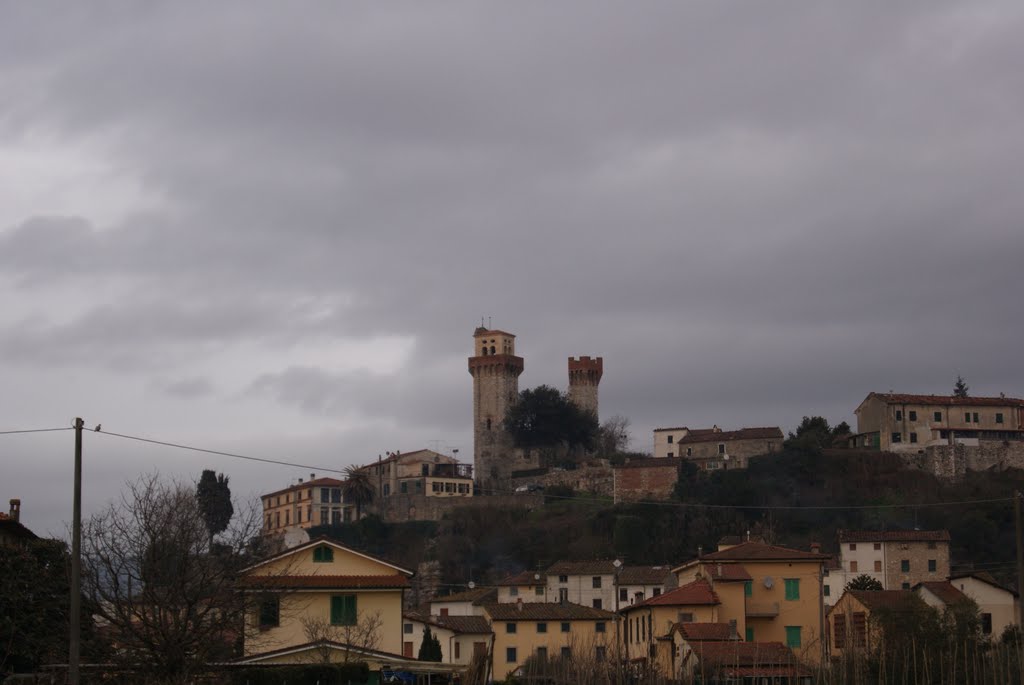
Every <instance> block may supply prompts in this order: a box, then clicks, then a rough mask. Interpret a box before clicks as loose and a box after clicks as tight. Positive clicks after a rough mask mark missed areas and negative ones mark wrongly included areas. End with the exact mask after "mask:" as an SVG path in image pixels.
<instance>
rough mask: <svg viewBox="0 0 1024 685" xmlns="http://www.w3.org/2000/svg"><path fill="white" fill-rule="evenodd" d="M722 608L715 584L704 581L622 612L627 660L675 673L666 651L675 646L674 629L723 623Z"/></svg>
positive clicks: (674, 590)
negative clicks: (693, 624) (701, 624)
mask: <svg viewBox="0 0 1024 685" xmlns="http://www.w3.org/2000/svg"><path fill="white" fill-rule="evenodd" d="M721 607H722V600H721V599H720V598H719V596H718V593H716V592H715V590H714V588H712V586H711V583H710V582H708V581H707V580H705V579H703V578H700V579H697V580H694V581H692V582H689V583H686V584H685V585H680V586H679V587H677V588H675V589H673V590H669V591H668V592H665V593H663V594H661V595H659V596H657V597H651V598H650V599H646V600H644V601H642V602H638V603H636V604H633V605H631V606H627V607H624V608H622V609H620V613H621V615H622V625H621V626H620V628H619V629H620V631H621V632H622V641H623V643H624V644H625V646H626V654H625V658H626V660H627V661H631V662H636V661H646V662H648V663H652V664H653V665H655V666H656V667H657V668H658V670H659V671H660V672H661V673H662V674H663V675H669V674H670V673H673V672H674V670H675V669H674V668H673V667H672V666H671V665H667V663H668V664H670V663H671V655H670V654H669V653H666V652H665V651H664V650H665V649H666V648H668V647H669V646H670V645H671V644H672V630H673V628H674V627H675V626H676V625H678V624H680V623H717V622H720V621H721V620H722V617H721V613H722V611H721ZM725 622H726V623H727V621H725ZM733 632H735V630H734V631H733ZM659 645H661V649H660V650H659ZM659 652H660V654H659ZM666 660H667V661H666Z"/></svg>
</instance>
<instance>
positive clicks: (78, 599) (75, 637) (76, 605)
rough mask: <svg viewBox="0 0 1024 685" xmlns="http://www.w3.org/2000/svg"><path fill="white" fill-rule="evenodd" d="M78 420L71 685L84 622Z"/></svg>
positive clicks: (78, 430) (78, 426) (78, 427)
mask: <svg viewBox="0 0 1024 685" xmlns="http://www.w3.org/2000/svg"><path fill="white" fill-rule="evenodd" d="M84 423H85V422H84V421H82V419H81V418H77V419H75V499H74V512H73V514H72V522H71V616H70V623H71V630H70V634H69V635H68V683H69V685H79V673H78V665H79V664H78V660H79V653H80V651H81V637H82V633H81V622H82V426H83V425H84Z"/></svg>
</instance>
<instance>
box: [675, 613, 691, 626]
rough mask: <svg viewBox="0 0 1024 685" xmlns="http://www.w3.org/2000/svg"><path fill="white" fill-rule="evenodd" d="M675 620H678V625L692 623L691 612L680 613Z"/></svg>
mask: <svg viewBox="0 0 1024 685" xmlns="http://www.w3.org/2000/svg"><path fill="white" fill-rule="evenodd" d="M676 618H678V619H679V623H693V612H691V611H680V612H679V614H678V616H677V617H676Z"/></svg>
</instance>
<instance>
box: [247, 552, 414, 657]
mask: <svg viewBox="0 0 1024 685" xmlns="http://www.w3.org/2000/svg"><path fill="white" fill-rule="evenodd" d="M412 575H413V572H412V571H409V570H407V569H404V568H402V567H400V566H396V565H394V564H392V563H390V562H388V561H385V560H383V559H379V558H376V557H373V556H370V555H368V554H364V553H362V552H358V551H356V550H353V549H350V548H348V547H345V546H343V545H340V544H338V543H336V542H333V541H331V540H328V539H326V538H323V537H321V538H317V539H315V540H311V541H310V542H308V543H305V544H302V545H299V546H296V547H293V548H291V549H288V550H285V551H284V552H281V553H280V554H277V555H274V556H272V557H270V558H268V559H265V560H263V561H261V562H259V563H257V564H254V565H253V566H250V567H248V568H247V569H244V570H243V572H242V575H241V577H240V578H239V581H238V586H239V590H240V591H241V592H243V593H245V595H246V597H247V598H249V599H250V600H251V601H248V602H247V603H246V604H247V609H246V617H245V627H244V648H243V657H242V658H241V659H240V660H239V663H261V664H272V663H312V662H323V661H338V662H340V661H353V660H358V661H366V662H368V663H369V664H370V666H371V670H373V669H374V668H378V667H380V666H382V665H388V664H391V665H403V666H409V667H413V666H415V663H412V664H410V663H404V662H407V661H410V660H403V657H402V641H403V637H402V634H403V626H402V597H403V594H404V592H405V590H406V589H407V588H408V587H409V578H410V577H411V576H412Z"/></svg>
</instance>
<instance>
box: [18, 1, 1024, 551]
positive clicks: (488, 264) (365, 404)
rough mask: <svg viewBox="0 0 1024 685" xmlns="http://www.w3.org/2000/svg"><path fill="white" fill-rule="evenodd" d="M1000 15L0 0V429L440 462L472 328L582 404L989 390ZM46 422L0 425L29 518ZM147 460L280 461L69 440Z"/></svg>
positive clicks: (1003, 128)
mask: <svg viewBox="0 0 1024 685" xmlns="http://www.w3.org/2000/svg"><path fill="white" fill-rule="evenodd" d="M1022 65H1024V4H1022V3H1021V2H1019V0H1007V1H1006V2H998V1H992V2H988V1H984V0H979V1H975V2H966V3H965V2H961V1H956V2H943V1H940V0H926V1H922V2H900V3H891V2H869V1H863V2H849V1H843V2H834V3H829V2H799V3H798V2H770V3H762V2H725V1H717V2H700V3H698V2H651V3H643V2H642V3H621V2H607V3H605V2H595V1H592V0H588V1H587V2H516V3H479V2H473V3H458V2H447V3H421V2H408V3H377V2H366V3H303V4H295V3H255V2H248V1H247V2H238V3H230V2H218V3H192V2H166V3H157V2H147V3H88V2H87V3H78V4H63V3H61V4H58V3H46V2H39V3H36V2H33V3H18V2H13V1H12V2H3V3H2V4H0V93H2V97H0V321H2V326H0V373H2V379H3V380H2V382H3V392H2V393H0V430H10V429H23V428H47V427H55V426H69V425H70V423H71V421H72V419H73V417H75V416H81V417H83V418H84V419H85V421H86V422H87V424H88V425H89V426H90V427H91V426H93V425H94V424H97V423H102V424H103V427H104V429H106V430H111V431H116V432H123V433H128V434H133V435H141V436H145V437H150V438H155V439H162V440H170V441H174V442H181V443H187V444H195V445H199V446H203V447H207V448H211V449H219V450H228V451H234V452H242V453H245V454H251V455H254V456H262V457H269V458H283V459H289V460H297V461H299V462H301V463H310V464H314V465H318V466H323V467H330V468H343V467H344V466H346V465H348V464H353V463H363V462H366V461H369V460H372V459H375V458H376V455H377V454H379V453H382V452H385V451H389V450H396V449H400V450H403V451H408V450H413V449H417V448H421V447H431V448H435V449H440V450H442V451H447V450H450V449H453V448H457V449H459V450H460V456H461V457H463V458H464V459H469V458H471V455H472V434H471V416H472V406H471V395H470V392H471V378H470V376H469V374H468V373H467V370H466V358H467V356H469V354H470V353H471V350H472V337H471V336H472V333H473V329H474V327H476V326H477V325H479V324H480V321H481V317H488V318H489V320H490V321H491V322H492V323H493V325H494V326H495V327H497V328H501V329H504V330H507V331H510V332H513V333H515V334H517V335H518V338H517V341H516V344H517V352H518V353H519V354H520V355H521V356H523V357H524V358H525V361H526V370H525V372H524V373H523V375H522V377H521V379H520V387H532V386H535V385H539V384H541V383H547V384H551V385H555V386H557V387H562V388H564V387H565V386H566V384H567V374H566V359H567V357H569V356H570V355H581V354H587V355H592V356H597V355H600V356H603V357H604V360H605V374H604V379H603V381H602V383H601V414H602V416H603V417H607V416H610V415H612V414H621V415H624V416H627V417H629V418H630V420H631V421H632V439H633V442H632V447H633V448H634V449H640V450H649V449H650V445H651V429H652V428H654V427H655V426H666V425H688V426H691V427H707V426H710V425H712V424H718V425H719V426H723V427H726V428H739V427H741V426H759V425H780V426H782V428H783V429H784V430H790V429H792V428H793V427H794V426H795V424H797V423H798V422H799V420H800V417H801V416H803V415H806V414H820V415H824V416H826V417H827V418H828V419H829V420H830V421H832V422H838V421H841V420H847V421H850V422H851V423H853V421H854V417H853V410H854V408H855V407H856V406H857V404H858V403H859V402H860V401H861V400H862V399H863V397H864V396H865V395H866V394H867V393H868V392H870V391H887V390H889V389H893V390H896V391H902V392H921V393H933V392H934V393H948V392H949V391H950V389H951V388H952V384H953V381H954V379H955V377H956V375H957V373H961V374H963V376H964V377H965V378H966V379H967V381H968V383H969V384H970V386H971V389H972V392H973V393H974V394H979V395H980V394H992V395H995V394H998V393H999V392H1006V393H1007V394H1009V395H1014V396H1020V395H1021V394H1022V393H1024V369H1022V365H1021V363H1020V360H1021V353H1020V346H1021V340H1022V338H1024V323H1022V316H1021V314H1022V305H1021V289H1020V273H1021V265H1022V263H1024V230H1022V217H1024V192H1022V190H1024V173H1022V172H1024V69H1022V68H1021V66H1022ZM72 445H73V441H72V434H71V433H70V432H65V433H54V434H42V435H26V436H0V459H2V461H0V469H2V471H0V484H2V487H0V499H2V501H3V503H4V507H6V501H7V500H8V499H9V498H11V497H21V498H22V499H23V500H24V504H23V511H24V515H23V520H24V522H25V523H26V524H28V525H29V526H30V527H32V528H33V529H35V530H36V531H37V532H40V533H47V532H54V533H59V532H61V531H62V530H63V523H62V521H65V520H68V519H69V518H70V501H71V478H70V476H71V473H72ZM85 463H86V466H85V474H86V475H85V507H86V513H88V512H89V511H91V510H94V509H95V508H96V507H97V506H99V505H100V504H102V503H103V502H104V501H106V500H108V499H109V498H111V497H113V496H116V495H117V493H118V492H119V489H120V485H121V483H123V482H124V480H125V479H130V478H135V477H137V476H138V475H140V474H142V473H147V472H152V471H154V470H157V471H159V472H161V473H166V474H168V475H175V476H178V477H181V478H184V479H189V480H191V479H195V478H196V477H198V474H199V472H200V471H201V470H202V468H204V467H211V468H215V469H217V470H219V471H224V472H226V473H228V474H229V475H230V477H231V483H232V485H233V486H234V487H233V489H234V490H235V492H236V493H237V494H240V495H245V494H247V493H255V492H260V491H267V490H271V489H276V488H279V487H282V486H284V485H286V484H287V483H288V482H289V481H290V480H291V479H293V478H295V477H297V476H302V475H307V474H306V471H307V470H306V469H291V468H285V467H274V466H265V465H257V464H252V463H247V462H241V461H235V460H231V459H226V458H219V457H213V456H210V455H195V454H191V453H188V452H183V451H180V450H173V449H168V448H160V447H155V446H149V445H143V444H136V443H130V442H127V441H124V440H119V439H117V438H113V437H109V436H105V435H101V434H90V435H87V436H86V440H85Z"/></svg>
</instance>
